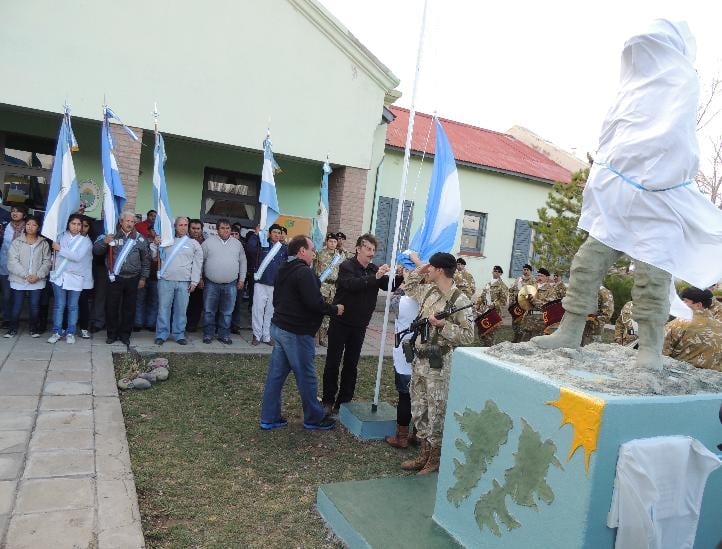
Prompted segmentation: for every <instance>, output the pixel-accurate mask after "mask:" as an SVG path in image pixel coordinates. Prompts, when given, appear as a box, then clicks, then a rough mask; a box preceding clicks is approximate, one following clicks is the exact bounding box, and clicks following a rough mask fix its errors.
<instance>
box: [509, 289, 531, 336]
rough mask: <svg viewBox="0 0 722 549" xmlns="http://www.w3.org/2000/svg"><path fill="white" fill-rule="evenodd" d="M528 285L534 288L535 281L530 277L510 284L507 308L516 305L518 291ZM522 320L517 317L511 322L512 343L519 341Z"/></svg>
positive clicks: (521, 332)
mask: <svg viewBox="0 0 722 549" xmlns="http://www.w3.org/2000/svg"><path fill="white" fill-rule="evenodd" d="M530 285H531V286H534V287H536V280H535V279H534V277H532V276H531V275H529V276H527V277H524V276H520V277H519V278H517V279H516V280H515V281H514V284H512V285H511V288H509V307H511V306H512V305H516V304H517V303H518V302H519V301H518V297H519V290H521V288H522V286H530ZM523 318H524V317H519V318H518V319H516V320H514V319H512V321H511V328H512V330H513V331H514V343H517V342H519V341H521V338H522V336H523V331H522V329H521V326H522V324H521V321H522V319H523Z"/></svg>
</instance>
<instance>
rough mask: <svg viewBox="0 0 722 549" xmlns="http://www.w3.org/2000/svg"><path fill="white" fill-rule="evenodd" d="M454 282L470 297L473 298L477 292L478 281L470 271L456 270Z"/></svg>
mask: <svg viewBox="0 0 722 549" xmlns="http://www.w3.org/2000/svg"><path fill="white" fill-rule="evenodd" d="M454 283H455V284H456V287H457V288H459V289H460V290H461V291H462V292H464V295H465V296H466V297H468V298H469V299H473V297H474V294H475V293H476V282H475V281H474V276H473V275H472V274H471V273H470V272H469V271H456V272H455V273H454Z"/></svg>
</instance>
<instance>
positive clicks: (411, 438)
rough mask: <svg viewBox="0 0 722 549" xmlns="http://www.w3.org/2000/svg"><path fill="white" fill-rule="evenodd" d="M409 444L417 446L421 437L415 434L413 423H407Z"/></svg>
mask: <svg viewBox="0 0 722 549" xmlns="http://www.w3.org/2000/svg"><path fill="white" fill-rule="evenodd" d="M409 444H410V445H411V446H418V445H419V444H421V439H419V437H417V436H416V428H414V427H413V423H412V424H411V425H409Z"/></svg>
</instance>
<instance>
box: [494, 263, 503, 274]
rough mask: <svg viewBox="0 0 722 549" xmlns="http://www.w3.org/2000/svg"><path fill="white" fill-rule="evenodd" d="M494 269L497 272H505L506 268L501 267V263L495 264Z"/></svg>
mask: <svg viewBox="0 0 722 549" xmlns="http://www.w3.org/2000/svg"><path fill="white" fill-rule="evenodd" d="M492 270H493V271H495V272H497V273H501V274H504V269H502V268H501V265H494V268H493V269H492Z"/></svg>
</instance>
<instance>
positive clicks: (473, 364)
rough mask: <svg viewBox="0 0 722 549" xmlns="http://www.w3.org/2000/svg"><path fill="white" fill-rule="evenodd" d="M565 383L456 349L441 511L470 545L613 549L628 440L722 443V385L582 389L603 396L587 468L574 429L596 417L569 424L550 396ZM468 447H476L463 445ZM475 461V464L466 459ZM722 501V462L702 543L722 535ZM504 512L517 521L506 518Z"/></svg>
mask: <svg viewBox="0 0 722 549" xmlns="http://www.w3.org/2000/svg"><path fill="white" fill-rule="evenodd" d="M562 387H565V388H567V389H572V390H575V389H574V387H573V385H571V384H563V383H560V382H557V381H555V380H551V379H549V378H547V377H544V376H541V375H538V374H536V373H534V372H532V371H530V370H529V369H527V368H524V367H520V366H517V365H513V364H509V363H504V362H501V361H499V360H497V359H495V358H492V357H489V356H487V355H485V354H484V353H483V351H482V350H481V349H476V348H466V349H459V350H457V351H456V352H455V353H454V359H453V370H452V375H451V383H450V388H449V399H448V407H447V413H446V420H445V424H444V439H443V445H442V455H441V468H440V472H439V478H438V484H437V490H436V501H435V505H434V513H433V519H434V521H435V522H436V523H437V524H438V525H440V526H441V527H442V528H443V529H444V530H446V531H447V532H448V533H449V534H450V535H451V536H453V538H454V539H456V540H457V541H458V542H459V543H460V544H461V545H463V546H465V547H485V548H486V547H488V548H505V549H508V548H522V547H524V548H526V547H550V548H551V547H554V548H575V549H576V548H590V549H592V548H593V549H604V548H610V549H611V548H613V547H614V536H615V530H614V529H612V528H608V527H607V526H606V519H607V513H608V511H609V507H610V503H611V497H612V489H613V482H614V478H615V472H616V463H617V456H618V452H619V447H620V445H621V444H622V443H624V442H627V441H630V440H633V439H636V438H647V437H653V436H662V435H687V436H690V437H694V438H696V439H698V440H699V441H700V442H702V443H703V444H704V445H705V446H706V447H707V448H708V449H710V450H712V451H713V452H716V451H717V450H716V445H717V444H718V443H720V442H722V426H721V425H720V422H719V419H718V411H719V408H720V403H721V402H722V394H703V395H694V396H666V397H664V396H643V397H640V396H613V395H609V394H603V393H589V392H588V391H587V392H585V391H576V390H575V391H576V393H577V394H578V393H583V394H582V395H581V396H582V399H583V398H585V396H590V397H595V398H596V399H598V400H597V402H599V399H601V400H602V401H604V408H603V412H602V415H601V423H600V424H599V430H598V437H597V449H596V451H594V452H593V453H591V458H590V463H589V471H588V472H587V471H586V468H585V452H584V448H579V449H577V450H576V452H575V453H574V454H573V455H572V457H571V459H570V460H569V461H568V462H567V454H568V453H569V451H570V448H571V444H572V437H573V433H574V429H575V428H577V427H581V426H582V425H584V424H589V423H590V422H588V421H586V422H585V420H584V418H583V417H579V416H578V417H577V418H576V419H575V420H574V423H576V424H577V427H572V425H568V424H567V425H564V426H563V427H560V423H561V419H562V413H561V411H560V409H559V408H558V407H555V406H552V405H549V404H547V403H548V402H550V401H557V400H559V398H560V389H561V388H562ZM482 410H485V411H484V413H483V414H481V415H477V414H479V413H480V412H482ZM465 411H466V418H465V419H464V418H463V417H461V415H462V414H464V412H465ZM583 415H584V414H581V416H583ZM588 417H589V416H587V418H588ZM462 423H463V424H464V425H465V429H466V431H468V432H464V431H463V430H462ZM591 423H593V422H591ZM500 433H501V434H500ZM520 443H521V445H520ZM465 447H466V448H474V447H475V450H467V451H466V452H463V451H462V449H464V448H465ZM554 458H556V459H554ZM557 461H558V465H559V466H558V465H557V464H555V463H554V462H557ZM482 462H483V464H484V465H482V466H480V465H479V464H480V463H482ZM469 463H470V465H468V464H469ZM475 464H476V465H475ZM467 466H468V467H469V468H468V469H466V474H462V471H461V470H459V469H458V468H459V467H467ZM515 468H516V469H515ZM455 470H457V475H455ZM469 470H472V471H473V473H472V474H469ZM459 476H461V478H462V480H460V479H459ZM450 490H451V491H450ZM495 496H496V497H495ZM500 502H501V504H500ZM721 509H722V469H718V470H716V471H715V472H713V473H712V474H711V475H710V477H709V480H708V482H707V486H706V489H705V495H704V499H703V503H702V513H701V517H700V521H699V526H698V529H697V538H696V542H695V548H700V549H701V548H705V549H707V548H711V547H715V546H716V545H717V543H718V542H719V541H720V540H721V539H722V511H720V510H721ZM490 510H491V511H490ZM504 512H508V515H506V523H507V524H512V525H514V526H515V527H513V528H511V529H509V528H508V527H507V526H506V525H505V524H504V522H503V521H502V520H501V518H502V515H503V514H504ZM477 514H478V515H479V517H481V523H482V525H481V526H480V524H479V522H478V521H477ZM489 517H492V519H493V523H494V524H496V525H498V532H497V533H494V532H493V531H492V529H491V527H490V521H489Z"/></svg>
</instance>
